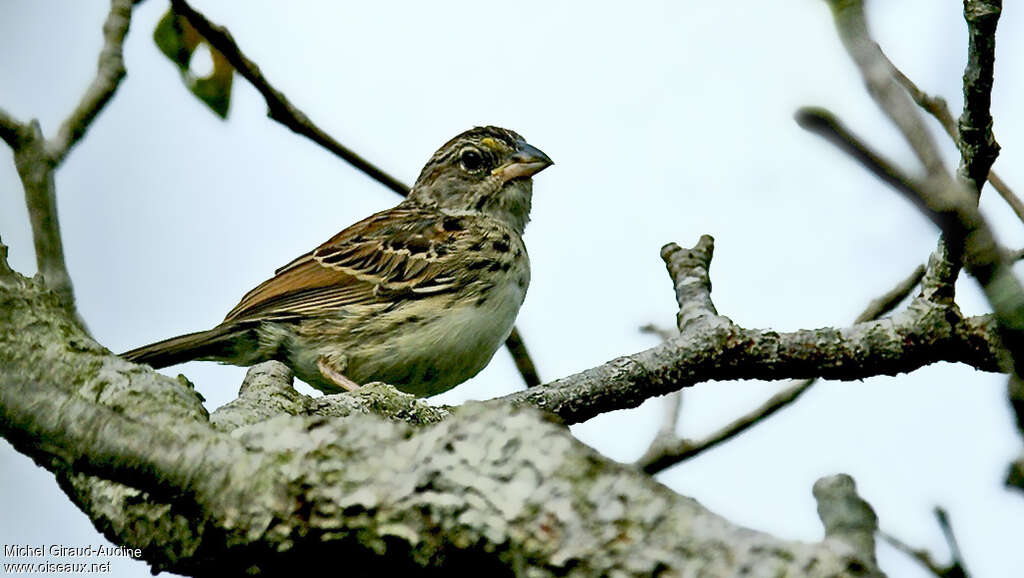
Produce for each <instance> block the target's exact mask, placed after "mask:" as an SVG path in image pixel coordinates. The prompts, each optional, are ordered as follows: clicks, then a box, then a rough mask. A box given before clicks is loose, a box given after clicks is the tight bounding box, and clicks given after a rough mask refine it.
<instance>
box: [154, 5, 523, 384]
mask: <svg viewBox="0 0 1024 578" xmlns="http://www.w3.org/2000/svg"><path fill="white" fill-rule="evenodd" d="M171 6H172V7H173V9H174V11H175V12H177V13H178V14H180V15H181V16H183V17H185V19H187V20H188V21H189V23H190V24H191V25H192V26H193V28H195V29H196V31H198V32H199V34H200V35H201V36H202V37H203V38H205V39H206V41H207V42H209V43H210V45H211V46H213V47H214V48H216V49H217V50H218V51H219V52H220V53H221V54H223V55H224V57H225V58H227V60H228V62H230V63H231V66H233V67H235V70H237V71H238V73H239V74H241V75H242V78H244V79H246V80H248V81H249V84H251V85H252V86H253V87H254V88H255V89H256V90H257V91H259V93H260V94H261V95H263V100H264V101H265V102H266V103H267V116H269V117H270V118H271V119H273V120H275V121H277V122H278V123H280V124H282V125H284V126H286V127H287V128H289V129H291V130H292V131H293V132H295V133H298V134H300V135H302V136H304V137H306V138H308V139H310V140H312V141H313V142H315V143H317V144H318V145H320V146H322V147H323V148H325V149H327V150H328V151H330V152H332V153H334V154H335V155H336V156H338V157H339V158H341V159H342V160H344V161H345V162H347V163H349V164H351V165H352V166H353V167H355V168H357V169H359V170H360V171H362V172H363V173H364V174H366V175H367V176H369V177H370V178H372V179H373V180H375V181H377V182H378V183H380V184H382V185H384V186H385V187H387V188H389V189H391V190H392V191H394V192H395V193H398V194H399V195H402V196H403V197H404V196H407V195H408V194H409V186H408V185H406V184H405V183H403V182H402V181H400V180H398V179H396V178H395V177H393V176H391V175H390V174H388V173H387V172H385V171H384V170H383V169H381V168H380V167H378V166H376V165H374V164H373V163H371V162H370V161H368V160H366V159H364V158H363V157H361V156H359V155H358V154H357V153H356V152H355V151H353V150H352V149H350V148H348V147H346V146H345V145H343V144H341V143H340V142H338V141H337V140H335V139H334V138H333V137H332V136H331V135H329V134H327V133H326V132H324V131H323V130H322V129H321V128H320V127H319V126H317V125H316V124H315V123H314V122H313V121H312V120H310V118H309V117H308V116H306V114H305V113H304V112H302V111H301V110H299V109H298V108H296V107H295V105H293V104H292V103H291V101H289V100H288V97H286V96H285V95H284V93H283V92H281V91H280V90H278V89H276V88H274V86H273V85H271V84H270V82H269V81H268V80H267V78H266V77H265V76H264V75H263V73H262V72H261V71H260V67H259V66H258V65H257V64H256V63H255V62H253V61H252V60H250V59H249V58H248V57H247V56H246V55H245V54H244V53H243V52H242V49H241V48H239V47H238V44H237V43H236V42H235V40H234V38H233V37H232V36H231V32H230V31H228V29H227V28H225V27H223V26H219V25H217V24H214V23H213V22H211V21H210V20H208V19H207V18H206V17H205V16H203V15H202V14H200V13H199V12H197V11H196V10H195V9H194V8H192V7H191V6H190V5H189V4H188V2H186V1H185V0H171ZM505 347H507V348H508V350H509V353H511V354H512V359H513V360H514V361H515V364H516V369H518V370H519V374H520V375H521V376H522V377H523V381H525V382H526V386H527V387H534V386H536V385H540V377H539V375H538V373H537V366H536V364H534V362H533V359H532V358H531V357H530V354H529V352H528V351H527V349H526V343H525V342H524V341H523V338H522V336H521V335H520V333H519V330H518V328H515V327H513V328H512V333H511V334H510V335H509V336H508V339H506V340H505Z"/></svg>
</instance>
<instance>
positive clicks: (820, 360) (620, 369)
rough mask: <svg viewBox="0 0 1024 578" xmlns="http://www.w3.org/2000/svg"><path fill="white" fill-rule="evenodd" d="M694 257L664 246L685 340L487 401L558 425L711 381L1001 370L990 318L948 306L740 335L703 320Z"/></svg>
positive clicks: (699, 264)
mask: <svg viewBox="0 0 1024 578" xmlns="http://www.w3.org/2000/svg"><path fill="white" fill-rule="evenodd" d="M706 239H707V240H706V241H705V240H704V239H703V238H702V241H701V243H700V245H698V250H696V251H688V250H685V249H681V248H679V247H678V246H676V245H674V244H670V245H668V246H666V247H665V248H664V249H662V256H663V258H664V259H665V260H666V265H667V267H668V270H669V272H670V274H671V275H672V276H673V280H674V283H675V285H676V287H677V288H681V289H680V292H681V293H683V294H684V295H688V296H689V297H684V298H681V299H680V301H681V302H682V304H681V305H680V309H681V310H685V311H688V312H689V314H688V315H686V316H683V317H684V320H690V321H687V322H686V324H685V326H686V331H685V332H683V333H682V334H680V335H679V336H678V337H676V338H674V339H671V340H669V341H666V342H665V343H662V344H659V345H657V346H655V347H653V348H650V349H648V350H645V351H642V352H639V353H636V354H633V355H629V356H625V357H620V358H617V359H613V360H611V361H609V362H607V363H605V364H603V365H600V366H598V367H594V368H591V369H588V370H586V371H583V372H581V373H577V374H575V375H571V376H568V377H565V378H562V379H558V380H556V381H553V382H551V383H548V384H546V385H544V386H541V387H536V388H532V389H529V390H526V391H522V392H517V393H514V394H511V395H508V396H505V397H502V398H499V399H498V400H497V402H500V403H511V404H513V405H516V406H520V405H529V406H533V407H538V408H541V409H544V410H546V411H549V412H551V413H554V414H556V415H558V416H559V417H560V418H561V419H563V420H565V421H566V422H567V423H577V422H581V421H586V420H588V419H590V418H592V417H594V416H596V415H598V414H600V413H604V412H606V411H612V410H615V409H625V408H630V407H636V406H637V405H639V404H640V403H642V402H643V401H644V400H646V399H648V398H650V397H654V396H658V395H664V394H667V393H669V392H672V391H675V390H678V389H680V388H682V387H687V386H690V385H694V384H695V383H700V382H704V381H711V380H722V381H728V380H737V379H768V380H772V379H792V378H810V377H821V378H824V379H843V380H852V379H862V378H865V377H868V376H872V375H895V374H897V373H901V372H906V371H912V370H914V369H917V368H919V367H922V366H924V365H928V364H930V363H935V362H937V361H958V362H963V363H967V364H969V365H971V366H973V367H975V368H978V369H982V370H985V371H999V370H1000V368H1001V367H1002V366H1003V365H1001V364H1006V363H1007V360H1006V358H1005V357H1004V353H1003V349H1002V348H1001V346H1000V343H999V340H998V338H997V337H996V336H995V334H994V333H995V332H994V331H993V330H992V329H993V328H992V325H991V319H987V318H971V319H963V318H962V316H961V314H960V312H959V310H958V309H957V308H956V307H955V306H953V305H936V304H932V303H930V302H928V301H927V300H924V299H917V300H915V301H914V302H913V303H911V305H910V306H909V307H908V309H907V310H906V311H902V312H900V313H898V314H897V315H894V316H893V317H892V318H887V319H882V320H879V321H871V322H866V323H858V324H856V325H853V326H851V327H846V328H839V329H836V328H822V329H813V330H799V331H794V332H790V333H778V332H775V331H771V330H757V329H745V328H742V327H739V326H737V325H736V324H734V323H733V322H732V321H730V320H729V319H728V318H726V317H722V316H719V315H717V314H711V313H710V312H709V311H710V310H708V309H707V307H708V304H709V303H710V281H709V280H706V279H705V280H704V281H700V282H699V283H701V284H703V286H701V287H695V286H692V285H696V284H697V283H688V282H685V279H702V278H704V277H705V276H706V271H707V270H708V268H709V266H710V258H711V246H710V244H711V239H710V237H707V238H706Z"/></svg>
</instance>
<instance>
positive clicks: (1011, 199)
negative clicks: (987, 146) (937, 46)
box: [882, 52, 1024, 221]
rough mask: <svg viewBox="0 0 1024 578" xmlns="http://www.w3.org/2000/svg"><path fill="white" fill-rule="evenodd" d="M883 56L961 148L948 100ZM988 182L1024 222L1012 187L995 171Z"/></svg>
mask: <svg viewBox="0 0 1024 578" xmlns="http://www.w3.org/2000/svg"><path fill="white" fill-rule="evenodd" d="M882 56H883V57H884V58H885V59H886V60H887V61H888V62H889V65H890V66H891V67H892V74H893V76H894V77H895V78H896V81H897V82H899V83H900V85H902V86H903V88H904V89H905V90H906V91H907V93H908V94H909V95H910V98H912V99H914V102H916V103H917V105H918V106H920V107H921V108H923V109H924V110H925V111H926V112H927V113H929V114H931V115H932V116H933V117H935V120H937V121H939V124H940V125H941V126H942V128H943V130H945V132H946V134H947V135H949V138H951V139H953V143H955V144H956V145H957V146H958V147H959V146H960V133H959V132H958V130H959V129H958V128H957V121H956V119H955V118H953V114H952V113H951V112H950V111H949V104H948V103H946V99H944V98H942V97H941V96H929V95H928V94H926V93H925V92H924V91H922V90H921V89H920V88H918V86H917V85H916V84H914V81H912V80H910V79H909V78H907V76H906V75H905V74H903V72H902V71H901V70H900V69H899V68H897V67H896V66H895V65H894V64H893V63H892V61H889V59H888V57H887V56H885V53H884V52H883V53H882ZM988 182H989V183H990V184H991V185H992V188H994V189H995V190H996V192H998V193H999V196H1000V197H1002V198H1003V200H1004V201H1006V204H1008V205H1010V208H1011V209H1013V212H1014V213H1015V214H1016V215H1017V218H1018V219H1020V220H1021V221H1024V202H1022V201H1021V200H1020V198H1019V197H1018V196H1017V195H1016V194H1015V193H1014V192H1013V189H1011V188H1010V185H1008V184H1007V183H1006V181H1004V180H1003V179H1002V177H1000V176H999V175H998V174H997V173H996V172H995V171H994V170H991V169H989V172H988Z"/></svg>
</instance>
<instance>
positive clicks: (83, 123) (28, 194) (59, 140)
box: [0, 0, 132, 327]
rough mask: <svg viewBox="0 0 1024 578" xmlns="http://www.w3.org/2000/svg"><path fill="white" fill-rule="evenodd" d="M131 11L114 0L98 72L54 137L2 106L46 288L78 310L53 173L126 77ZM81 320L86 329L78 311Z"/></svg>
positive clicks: (0, 125)
mask: <svg viewBox="0 0 1024 578" xmlns="http://www.w3.org/2000/svg"><path fill="white" fill-rule="evenodd" d="M131 9H132V0H112V1H111V3H110V13H109V14H108V16H107V19H106V22H105V23H104V25H103V36H104V45H103V49H102V51H101V53H100V57H99V66H98V72H97V76H96V78H95V79H94V80H93V82H92V84H91V85H90V86H89V88H88V89H87V90H86V91H85V95H84V96H83V97H82V100H81V101H80V102H79V104H78V106H76V107H75V110H74V112H72V113H71V115H70V116H69V117H68V119H67V120H66V121H65V122H64V124H62V125H61V127H60V129H59V131H58V134H57V136H56V137H55V138H54V139H53V140H52V141H47V140H46V138H45V137H44V136H43V132H42V130H41V129H40V127H39V123H38V122H37V121H35V120H33V121H30V122H28V123H20V122H18V121H17V120H16V119H15V118H14V117H12V116H10V115H9V114H7V113H6V112H4V111H2V110H0V138H3V140H4V141H5V142H7V144H8V145H9V146H10V147H11V149H12V150H13V151H14V162H15V165H16V166H17V168H18V176H19V177H21V182H22V186H23V187H24V189H25V204H26V206H27V207H28V213H29V219H30V220H31V223H32V237H33V241H34V244H35V253H36V266H37V268H38V269H39V273H40V274H41V275H42V276H43V279H44V281H45V282H46V285H47V287H49V288H51V289H53V290H54V291H55V292H56V293H57V295H58V296H60V299H61V302H62V303H63V304H64V305H65V307H67V308H68V309H70V310H72V311H74V310H75V292H74V287H73V285H72V283H71V275H70V274H69V273H68V269H67V263H66V262H65V260H64V245H63V242H62V240H61V232H60V222H59V220H58V218H57V192H56V188H55V186H54V178H53V173H54V171H55V170H56V169H57V168H58V167H59V166H60V164H61V162H62V161H63V160H64V159H65V158H66V157H67V154H68V151H70V150H71V148H72V147H73V146H74V145H75V143H76V142H78V140H79V139H81V137H82V135H84V134H85V132H86V130H87V129H88V127H89V125H90V123H92V121H93V120H94V119H95V118H96V115H98V114H99V112H100V111H101V110H102V109H103V106H104V105H105V104H106V103H107V102H109V101H110V98H111V97H112V96H113V94H114V91H115V90H117V87H118V86H119V85H120V82H121V79H122V78H124V61H123V57H122V46H123V44H124V37H125V34H127V32H128V25H129V23H130V20H131ZM76 318H77V319H78V321H79V323H80V324H82V326H83V327H84V326H85V324H84V322H83V321H82V320H81V318H80V317H78V316H77V313H76Z"/></svg>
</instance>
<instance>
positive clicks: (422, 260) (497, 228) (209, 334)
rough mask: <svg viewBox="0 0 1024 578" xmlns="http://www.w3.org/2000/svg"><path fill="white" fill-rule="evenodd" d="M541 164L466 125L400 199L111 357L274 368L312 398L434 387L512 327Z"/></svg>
mask: <svg viewBox="0 0 1024 578" xmlns="http://www.w3.org/2000/svg"><path fill="white" fill-rule="evenodd" d="M552 164H553V163H552V161H551V159H550V158H548V156H547V155H546V154H544V153H543V152H541V151H540V150H539V149H537V148H535V147H533V146H531V145H530V144H528V143H527V142H526V141H525V140H524V139H523V137H521V136H519V135H518V134H517V133H515V132H513V131H511V130H507V129H503V128H498V127H494V126H485V127H476V128H473V129H471V130H468V131H466V132H464V133H462V134H460V135H458V136H456V137H455V138H453V139H451V140H450V141H448V142H447V143H445V144H444V146H442V147H441V148H440V149H438V150H437V152H435V153H434V155H433V156H432V157H431V158H430V160H429V161H428V162H427V164H426V166H424V167H423V170H422V171H421V172H420V175H419V178H417V179H416V183H415V185H413V187H412V190H411V191H410V193H409V196H408V197H407V198H406V199H405V200H403V201H402V202H401V203H399V204H398V205H396V206H395V207H393V208H390V209H387V210H385V211H381V212H379V213H376V214H374V215H371V216H369V217H367V218H365V219H363V220H362V221H359V222H358V223H355V224H354V225H352V226H350V227H348V228H347V229H345V230H343V231H341V232H340V233H338V234H337V235H335V236H333V237H331V238H330V239H329V240H328V241H327V242H326V243H324V244H322V245H320V246H319V247H317V248H316V249H314V250H312V251H310V252H308V253H306V254H305V255H302V256H301V257H299V258H297V259H295V260H293V261H292V262H291V263H288V264H287V265H285V266H284V267H281V268H280V269H278V270H277V271H276V272H275V274H274V276H273V277H272V278H270V279H268V280H267V281H264V282H263V283H261V284H260V285H259V286H257V287H256V288H255V289H253V290H252V291H249V292H248V293H246V294H245V296H244V297H242V300H241V301H240V302H239V303H238V305H236V306H235V308H234V309H232V310H231V311H230V312H228V314H227V316H226V317H225V318H224V321H222V322H221V323H220V324H219V325H217V326H216V327H214V328H213V329H210V330H208V331H200V332H197V333H189V334H187V335H181V336H179V337H172V338H170V339H166V340H164V341H160V342H157V343H153V344H151V345H146V346H144V347H140V348H138V349H133V350H131V351H128V352H126V353H123V354H121V356H122V357H124V358H125V359H127V360H129V361H133V362H136V363H143V364H149V365H150V366H152V367H153V368H155V369H158V368H162V367H167V366H169V365H175V364H178V363H184V362H186V361H191V360H210V361H219V362H221V363H227V364H232V365H241V366H248V365H254V364H257V363H261V362H263V361H268V360H271V359H274V360H278V361H281V362H283V363H284V364H286V365H287V366H288V367H290V368H291V369H292V371H293V372H294V373H295V375H296V376H297V377H298V378H299V379H301V380H303V381H305V382H306V383H308V384H310V385H311V386H313V387H316V388H317V389H320V390H321V391H323V392H325V393H337V392H340V391H344V390H352V389H355V388H357V387H359V386H360V385H363V384H366V383H369V382H374V381H383V382H385V383H389V384H391V385H393V386H395V387H397V388H398V389H400V390H402V391H405V392H407V393H411V394H415V395H418V396H430V395H435V394H438V393H441V392H443V391H447V390H449V389H451V388H452V387H455V386H456V385H458V384H460V383H462V382H463V381H465V380H467V379H469V378H470V377H473V376H474V375H476V374H477V373H478V372H479V371H480V370H481V369H483V368H484V367H485V366H486V365H487V363H488V362H489V361H490V360H491V357H492V356H493V355H494V352H495V351H497V349H498V348H499V347H500V346H501V344H502V343H503V342H504V341H505V338H507V337H508V335H509V333H510V332H511V331H512V326H513V323H514V321H515V318H516V315H517V314H518V312H519V308H520V306H521V305H522V303H523V299H524V298H525V297H526V290H527V287H528V286H529V284H530V259H529V256H528V255H527V253H526V246H525V245H524V244H523V239H522V234H523V229H524V228H525V227H526V224H527V222H528V221H529V219H530V206H531V199H532V194H533V181H532V177H533V175H535V174H537V173H538V172H540V171H542V170H544V169H545V168H547V167H548V166H550V165H552Z"/></svg>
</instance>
